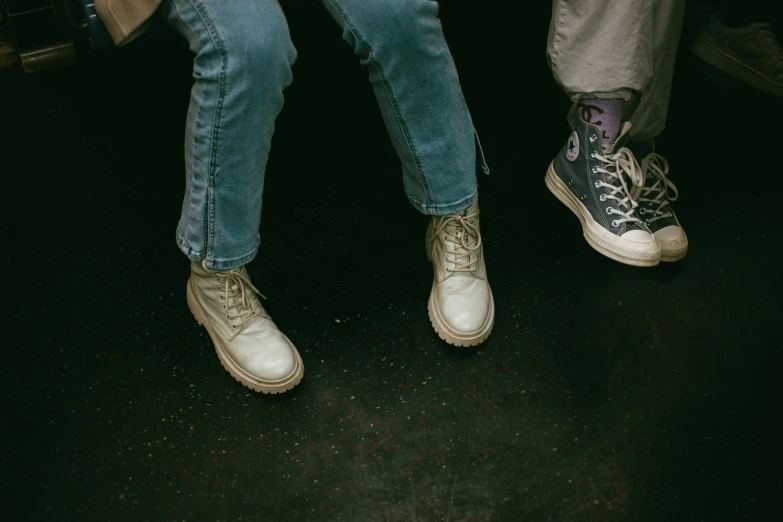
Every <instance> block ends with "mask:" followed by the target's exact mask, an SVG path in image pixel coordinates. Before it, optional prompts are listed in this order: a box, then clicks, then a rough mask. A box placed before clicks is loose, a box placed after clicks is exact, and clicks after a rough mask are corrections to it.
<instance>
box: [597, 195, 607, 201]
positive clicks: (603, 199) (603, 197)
mask: <svg viewBox="0 0 783 522" xmlns="http://www.w3.org/2000/svg"><path fill="white" fill-rule="evenodd" d="M598 199H599V201H606V194H601V195H600V196H599V197H598Z"/></svg>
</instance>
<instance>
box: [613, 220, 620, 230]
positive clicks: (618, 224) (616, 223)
mask: <svg viewBox="0 0 783 522" xmlns="http://www.w3.org/2000/svg"><path fill="white" fill-rule="evenodd" d="M612 226H613V227H614V228H617V227H619V226H620V223H618V222H617V220H616V219H613V220H612Z"/></svg>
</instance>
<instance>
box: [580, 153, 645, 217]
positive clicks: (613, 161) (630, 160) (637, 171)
mask: <svg viewBox="0 0 783 522" xmlns="http://www.w3.org/2000/svg"><path fill="white" fill-rule="evenodd" d="M591 156H592V157H593V158H595V159H597V160H598V161H600V162H601V165H599V166H596V167H595V168H594V170H593V172H595V173H599V172H600V173H601V174H606V175H607V176H609V178H612V179H610V181H612V182H611V183H606V182H605V181H603V180H598V181H596V182H595V187H596V188H602V187H606V188H608V189H610V190H611V192H610V193H609V194H601V196H600V198H599V199H600V200H601V201H606V200H608V199H611V200H614V201H616V202H617V204H618V205H619V206H622V207H624V208H626V209H627V212H623V211H622V210H620V209H616V208H612V207H607V208H606V213H607V214H617V215H619V216H622V217H621V218H619V219H615V220H612V226H613V227H617V226H619V225H620V224H621V223H627V222H629V223H641V222H642V220H641V219H639V218H638V217H636V216H634V215H633V213H634V210H635V209H636V207H637V206H638V203H637V202H636V201H635V200H634V198H633V197H631V192H630V190H629V189H628V185H627V183H626V182H625V178H626V176H627V177H628V179H630V180H631V183H632V184H633V185H634V186H641V185H642V184H643V183H644V177H643V176H642V172H641V167H639V164H638V163H637V162H636V158H635V157H634V155H633V153H632V152H631V151H630V150H628V149H627V148H625V147H622V148H621V149H620V150H618V151H617V152H615V153H614V154H612V155H611V156H608V157H606V156H602V155H600V154H598V153H597V152H594V153H592V154H591ZM610 169H611V170H610ZM613 180H619V182H620V184H619V185H616V184H615V183H616V182H615V181H613Z"/></svg>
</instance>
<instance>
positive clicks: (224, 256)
mask: <svg viewBox="0 0 783 522" xmlns="http://www.w3.org/2000/svg"><path fill="white" fill-rule="evenodd" d="M323 4H324V5H325V7H326V9H327V10H328V11H329V13H330V14H331V15H332V16H333V17H334V19H335V20H336V21H337V23H338V24H339V25H340V26H341V27H342V29H343V38H344V40H345V41H346V42H348V44H350V46H351V47H352V48H353V50H354V53H355V54H356V55H357V56H359V58H360V61H361V63H362V64H363V65H365V66H367V67H368V69H369V74H370V82H371V84H372V86H373V88H374V90H375V95H376V98H377V100H378V105H379V106H380V109H381V113H382V115H383V119H384V121H385V123H386V128H387V130H388V133H389V136H390V137H391V139H392V142H393V144H394V147H395V149H396V151H397V154H398V155H399V158H400V161H401V162H402V171H403V181H404V186H405V191H406V194H407V196H408V198H409V199H410V201H411V203H412V204H413V205H414V206H415V207H416V208H417V209H418V210H419V211H421V212H423V213H425V214H431V215H443V214H449V213H452V212H456V211H459V210H462V209H464V208H467V207H468V206H470V205H471V204H472V203H473V202H474V201H475V200H476V198H477V196H478V192H477V185H476V149H477V147H476V144H477V143H478V141H477V139H476V136H475V130H474V127H473V123H472V121H471V117H470V114H469V112H468V109H467V107H466V105H465V100H464V98H463V96H462V90H461V88H460V84H459V79H458V77H457V70H456V68H455V66H454V62H453V60H452V58H451V53H450V52H449V49H448V46H447V45H446V41H445V39H444V36H443V31H442V28H441V24H440V21H439V20H438V18H437V14H438V4H437V2H433V1H430V0H373V1H370V0H323ZM161 13H162V15H163V16H164V18H165V19H166V20H167V21H168V22H169V23H170V24H171V25H172V26H173V27H174V28H175V29H176V30H177V31H179V32H180V33H181V34H183V35H184V36H185V38H187V40H188V42H189V43H190V49H191V50H192V51H193V52H194V53H195V55H196V56H195V59H194V64H193V76H194V78H195V84H194V86H193V91H192V93H191V100H190V108H189V110H188V117H187V129H186V137H185V140H186V141H185V168H186V178H187V181H186V182H187V185H186V192H185V199H184V202H183V205H182V216H181V218H180V221H179V225H178V227H177V244H178V245H179V247H180V249H181V250H182V251H183V252H184V253H185V254H186V255H187V256H188V257H189V258H190V259H191V260H193V261H201V260H202V259H206V265H207V267H209V268H212V269H220V270H225V269H229V268H234V267H237V266H240V265H243V264H245V263H248V262H249V261H251V260H252V259H253V258H254V257H255V255H256V253H257V252H258V245H259V234H258V230H259V225H260V222H261V194H262V192H263V187H264V170H265V167H266V163H267V158H268V156H269V149H270V144H271V141H272V133H273V132H274V124H275V118H276V117H277V115H278V113H279V112H280V109H281V108H282V106H283V90H284V89H285V87H286V86H288V85H289V84H290V83H291V81H292V75H291V65H292V64H293V63H294V60H295V59H296V50H295V49H294V46H293V44H292V43H291V38H290V35H289V32H288V26H287V24H286V20H285V17H284V15H283V12H282V10H281V8H280V6H279V4H278V3H277V1H276V0H231V1H223V0H166V1H164V3H163V5H162V6H161ZM479 150H480V149H479ZM481 165H482V168H483V169H484V170H485V172H488V169H487V168H486V164H485V163H484V161H483V157H482V158H481Z"/></svg>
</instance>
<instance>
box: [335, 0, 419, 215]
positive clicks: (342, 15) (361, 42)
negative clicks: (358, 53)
mask: <svg viewBox="0 0 783 522" xmlns="http://www.w3.org/2000/svg"><path fill="white" fill-rule="evenodd" d="M327 1H328V2H329V3H330V4H331V5H332V7H333V8H334V10H335V11H336V12H338V13H339V14H340V18H342V19H343V22H345V25H346V27H348V29H349V30H350V31H351V33H353V36H354V38H356V40H357V42H358V43H359V45H362V46H364V47H366V48H367V49H368V53H367V61H368V64H369V65H373V66H375V68H376V69H377V70H378V72H379V75H380V79H381V83H382V84H383V87H384V89H386V94H388V96H389V101H390V102H391V105H392V108H393V109H394V115H395V117H396V119H397V123H398V124H399V126H400V128H401V129H402V134H403V136H404V137H405V143H406V144H407V145H408V150H409V151H410V153H411V157H412V158H413V162H414V163H415V164H416V173H417V174H418V175H419V182H420V183H421V186H422V187H423V188H424V196H425V197H426V198H427V203H426V205H425V208H426V209H429V207H430V206H431V203H430V202H431V201H432V196H431V195H430V189H429V187H428V186H427V180H426V178H425V176H424V171H423V170H422V168H421V162H420V161H419V157H418V155H417V154H416V147H415V146H414V145H413V139H412V137H411V135H410V132H409V131H408V127H407V125H405V120H404V119H403V118H402V113H401V111H400V106H399V104H398V103H397V98H396V97H395V96H394V92H393V91H392V89H391V85H390V84H389V82H388V80H387V79H386V74H385V73H384V70H383V67H382V66H381V64H380V62H378V61H377V60H375V59H374V58H373V48H372V46H371V45H370V44H369V43H367V40H365V39H364V38H363V37H362V35H361V33H359V31H358V30H357V29H356V27H355V26H354V25H353V24H352V23H351V22H350V20H348V17H347V16H346V15H345V11H344V10H343V9H342V7H340V6H339V5H337V3H335V1H334V0H327Z"/></svg>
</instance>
